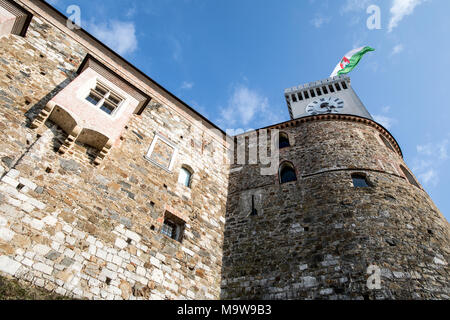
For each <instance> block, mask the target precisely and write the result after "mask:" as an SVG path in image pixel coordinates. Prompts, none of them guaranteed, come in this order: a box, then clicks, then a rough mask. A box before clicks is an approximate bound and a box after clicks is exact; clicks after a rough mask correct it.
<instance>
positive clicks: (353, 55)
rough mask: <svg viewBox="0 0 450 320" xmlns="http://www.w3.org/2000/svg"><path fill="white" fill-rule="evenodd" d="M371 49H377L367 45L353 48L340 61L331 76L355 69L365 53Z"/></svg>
mask: <svg viewBox="0 0 450 320" xmlns="http://www.w3.org/2000/svg"><path fill="white" fill-rule="evenodd" d="M370 51H375V49H373V48H371V47H367V46H366V47H361V48H358V49H353V50H352V51H350V52H349V53H347V54H346V55H345V56H344V57H343V58H342V60H341V62H339V63H338V65H337V66H336V68H335V69H334V71H333V73H332V74H331V75H330V77H334V76H338V75H341V74H347V73H349V72H350V71H352V70H353V69H355V67H356V66H357V65H358V63H359V61H360V60H361V58H362V57H363V55H365V54H366V53H367V52H370Z"/></svg>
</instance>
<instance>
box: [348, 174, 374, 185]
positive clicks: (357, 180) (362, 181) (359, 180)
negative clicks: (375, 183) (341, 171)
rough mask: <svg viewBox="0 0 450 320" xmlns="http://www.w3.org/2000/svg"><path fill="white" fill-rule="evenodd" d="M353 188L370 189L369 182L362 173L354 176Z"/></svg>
mask: <svg viewBox="0 0 450 320" xmlns="http://www.w3.org/2000/svg"><path fill="white" fill-rule="evenodd" d="M352 179H353V186H354V187H355V188H368V187H370V185H369V182H368V181H367V178H366V176H365V175H363V174H360V173H355V174H352Z"/></svg>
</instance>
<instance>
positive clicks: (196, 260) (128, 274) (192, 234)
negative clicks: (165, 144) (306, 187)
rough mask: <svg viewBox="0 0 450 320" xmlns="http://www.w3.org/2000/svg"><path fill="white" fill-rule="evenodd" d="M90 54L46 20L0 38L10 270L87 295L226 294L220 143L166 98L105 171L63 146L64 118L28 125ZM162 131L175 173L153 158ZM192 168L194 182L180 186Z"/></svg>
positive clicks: (3, 257)
mask: <svg viewBox="0 0 450 320" xmlns="http://www.w3.org/2000/svg"><path fill="white" fill-rule="evenodd" d="M86 54H87V50H86V49H85V48H84V47H82V46H81V45H79V44H78V43H76V42H75V41H73V40H71V39H70V38H69V37H67V36H66V35H65V34H64V33H63V32H61V31H59V30H58V29H56V28H54V27H53V26H51V25H50V24H48V23H47V22H45V21H43V20H41V19H40V18H39V17H36V16H35V17H34V18H33V20H32V22H31V25H30V28H29V30H28V32H27V36H26V37H25V38H21V37H18V36H14V35H9V36H5V37H2V38H0V129H1V132H2V135H1V136H0V158H1V166H0V175H1V177H2V179H1V182H0V273H2V274H5V275H9V276H14V277H16V278H19V279H22V280H26V281H28V282H30V283H33V284H35V285H37V286H39V287H44V288H46V289H47V290H49V291H54V292H56V293H58V294H61V295H68V296H75V297H84V298H89V299H216V298H218V297H219V295H220V272H221V261H222V256H221V252H222V250H221V247H222V242H223V229H224V222H225V219H224V215H225V207H226V190H227V185H228V180H227V179H228V168H227V167H226V166H225V165H223V164H222V162H221V160H222V157H223V155H222V154H223V152H224V146H223V145H222V144H220V143H217V141H216V140H213V139H212V138H211V135H210V134H209V133H208V132H205V131H204V130H202V129H199V126H194V125H193V120H192V119H189V118H182V117H180V116H179V115H178V114H176V113H174V112H173V111H172V110H173V109H174V108H175V107H174V106H171V107H170V108H169V107H168V106H167V105H163V104H160V103H157V102H153V103H152V104H151V105H150V106H149V107H148V108H147V109H146V110H145V111H144V112H143V114H142V115H140V116H139V115H134V116H133V118H132V119H131V121H130V122H129V123H128V124H127V127H126V130H125V131H124V133H123V134H122V137H121V143H120V145H119V146H115V147H114V148H113V149H112V150H111V152H110V153H109V154H108V156H107V157H106V159H105V160H104V161H103V162H102V164H101V166H100V167H94V166H93V165H92V164H91V161H89V159H90V158H92V150H91V148H90V147H88V146H84V145H79V144H76V145H75V146H74V147H73V149H72V150H71V152H68V153H66V154H65V155H64V156H61V155H59V154H58V153H56V152H55V150H58V148H59V146H60V145H61V143H62V142H63V141H64V140H65V139H66V137H67V134H66V133H64V132H63V131H62V130H61V129H60V128H59V127H58V126H57V125H55V124H54V123H52V122H50V121H47V122H46V124H45V126H44V127H43V128H41V129H40V130H39V131H33V130H31V129H30V128H29V127H28V125H29V123H30V120H32V119H33V118H34V117H35V116H36V115H37V114H38V112H39V111H40V109H42V108H43V106H44V105H45V104H46V103H47V102H48V101H49V100H50V99H51V98H52V97H53V96H54V95H55V94H56V93H57V92H59V91H60V90H61V89H62V88H64V87H65V86H66V85H67V84H68V83H69V82H70V81H71V80H72V79H73V78H74V76H75V71H76V70H77V68H78V67H79V65H80V63H81V61H82V59H83V58H84V56H85V55H86ZM149 94H150V93H149ZM156 133H157V134H160V135H162V136H164V137H166V138H167V139H168V140H169V141H171V142H172V143H173V144H174V145H175V146H176V147H177V156H176V158H175V162H174V165H173V170H172V172H169V171H166V170H163V169H162V168H160V167H158V166H156V165H154V164H153V163H151V162H150V161H148V160H147V159H145V157H144V156H145V155H146V153H147V151H148V149H149V147H150V145H151V143H152V141H153V139H154V137H155V134H156ZM182 165H188V166H189V167H190V168H192V170H193V172H194V173H193V176H192V184H191V188H187V187H184V186H183V185H181V184H179V183H178V182H177V180H178V173H179V171H180V168H181V166H182ZM166 212H170V213H171V214H174V215H176V216H178V217H181V218H183V219H184V220H185V222H186V225H185V231H184V237H183V241H182V243H180V242H177V241H175V240H173V239H170V238H168V237H166V236H164V235H162V234H161V233H160V229H161V226H162V224H163V221H164V215H165V213H166Z"/></svg>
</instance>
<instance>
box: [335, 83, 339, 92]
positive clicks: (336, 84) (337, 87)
mask: <svg viewBox="0 0 450 320" xmlns="http://www.w3.org/2000/svg"><path fill="white" fill-rule="evenodd" d="M334 85H335V86H336V90H337V91H341V87H340V86H339V83H335V84H334Z"/></svg>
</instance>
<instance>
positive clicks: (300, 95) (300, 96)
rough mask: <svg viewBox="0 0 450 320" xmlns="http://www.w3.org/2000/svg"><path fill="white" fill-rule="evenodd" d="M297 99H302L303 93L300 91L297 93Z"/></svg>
mask: <svg viewBox="0 0 450 320" xmlns="http://www.w3.org/2000/svg"><path fill="white" fill-rule="evenodd" d="M298 100H300V101H302V100H303V95H302V93H301V92H299V93H298Z"/></svg>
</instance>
